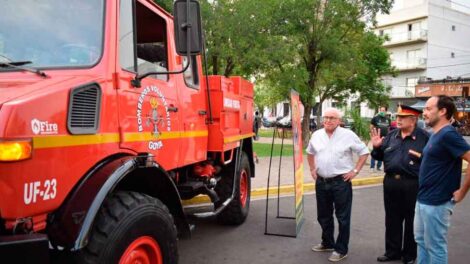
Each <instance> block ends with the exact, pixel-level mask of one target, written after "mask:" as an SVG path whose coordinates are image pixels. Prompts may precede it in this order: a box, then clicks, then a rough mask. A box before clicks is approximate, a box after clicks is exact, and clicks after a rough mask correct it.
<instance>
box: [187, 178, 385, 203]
mask: <svg viewBox="0 0 470 264" xmlns="http://www.w3.org/2000/svg"><path fill="white" fill-rule="evenodd" d="M383 179H384V177H383V176H376V177H368V178H360V179H353V180H352V185H353V186H364V185H374V184H379V183H382V182H383ZM267 190H268V189H267V188H257V189H252V190H251V198H252V199H261V198H266V194H267ZM314 190H315V184H314V183H305V184H304V193H309V192H313V191H314ZM294 193H295V188H294V185H282V186H281V187H280V188H279V195H293V194H294ZM277 194H278V189H277V188H276V187H271V188H269V196H271V195H277ZM210 202H211V201H210V199H209V197H208V196H206V195H198V196H196V197H194V198H193V199H190V200H187V201H183V205H197V204H207V203H210Z"/></svg>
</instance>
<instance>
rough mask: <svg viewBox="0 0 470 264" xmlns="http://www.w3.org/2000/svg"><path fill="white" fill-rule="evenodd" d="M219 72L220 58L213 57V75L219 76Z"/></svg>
mask: <svg viewBox="0 0 470 264" xmlns="http://www.w3.org/2000/svg"><path fill="white" fill-rule="evenodd" d="M218 72H219V64H218V58H217V56H212V74H213V75H218ZM207 75H209V74H207Z"/></svg>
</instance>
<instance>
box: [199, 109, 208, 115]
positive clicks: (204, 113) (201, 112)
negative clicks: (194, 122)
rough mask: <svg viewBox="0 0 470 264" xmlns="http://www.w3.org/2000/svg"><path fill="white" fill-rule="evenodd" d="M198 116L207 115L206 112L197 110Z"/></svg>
mask: <svg viewBox="0 0 470 264" xmlns="http://www.w3.org/2000/svg"><path fill="white" fill-rule="evenodd" d="M198 113H199V115H206V114H207V111H206V110H199V112H198Z"/></svg>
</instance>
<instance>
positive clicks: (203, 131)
mask: <svg viewBox="0 0 470 264" xmlns="http://www.w3.org/2000/svg"><path fill="white" fill-rule="evenodd" d="M190 61H191V63H190V66H189V68H188V69H187V70H186V71H185V72H184V73H183V74H182V75H180V76H179V78H178V81H179V83H178V87H180V98H181V104H182V107H181V108H182V117H183V129H184V135H185V136H184V137H183V138H182V141H183V142H182V150H181V154H180V160H181V163H182V164H191V163H195V162H198V161H203V160H206V159H207V140H208V138H207V135H208V127H207V124H206V119H207V118H208V109H207V106H206V105H207V103H206V102H207V94H206V89H205V86H204V85H202V83H205V82H203V80H202V76H203V75H202V69H201V61H200V59H199V57H198V56H191V57H190ZM186 63H188V59H187V57H182V66H185V65H186Z"/></svg>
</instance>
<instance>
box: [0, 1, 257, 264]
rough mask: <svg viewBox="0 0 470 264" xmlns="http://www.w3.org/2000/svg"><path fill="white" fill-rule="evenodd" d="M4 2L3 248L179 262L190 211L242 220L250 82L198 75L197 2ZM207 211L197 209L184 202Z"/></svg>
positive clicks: (94, 259)
mask: <svg viewBox="0 0 470 264" xmlns="http://www.w3.org/2000/svg"><path fill="white" fill-rule="evenodd" d="M174 10H175V17H174V18H173V16H172V15H170V14H169V13H167V12H166V11H165V10H163V9H162V8H161V7H159V6H157V5H156V4H154V3H153V2H152V1H151V0H80V1H63V0H44V1H32V0H31V1H28V0H25V1H6V2H3V4H2V8H1V9H0V25H2V26H1V29H0V194H1V198H0V256H1V257H2V259H8V258H9V256H11V257H12V258H10V259H13V260H14V262H15V263H29V262H31V263H42V262H49V261H57V260H58V259H59V260H60V259H62V260H64V259H65V261H64V262H66V263H71V262H72V261H76V262H77V263H176V262H177V260H178V253H177V237H188V236H189V235H190V232H191V226H192V225H191V223H190V222H191V220H192V218H204V217H212V216H216V217H217V219H218V220H219V221H220V222H221V223H225V224H232V225H238V224H241V223H243V222H244V221H245V219H246V217H247V214H248V210H249V203H250V178H251V177H254V162H253V151H252V140H251V138H252V136H253V133H252V127H253V114H252V113H253V85H252V84H251V83H250V82H248V81H246V80H244V79H242V78H240V77H230V78H226V77H223V76H204V75H203V74H202V69H201V67H202V62H201V57H202V56H201V55H200V53H201V51H203V46H202V41H201V31H202V30H201V24H200V16H199V6H198V3H197V2H196V1H194V0H178V1H176V2H175V6H174ZM197 195H207V196H209V197H210V199H211V202H212V204H213V206H212V210H210V211H208V212H202V213H201V212H199V213H194V214H191V215H189V214H188V212H187V211H185V210H184V208H183V205H182V204H183V202H182V201H184V200H188V199H191V198H193V197H195V196H197Z"/></svg>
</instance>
